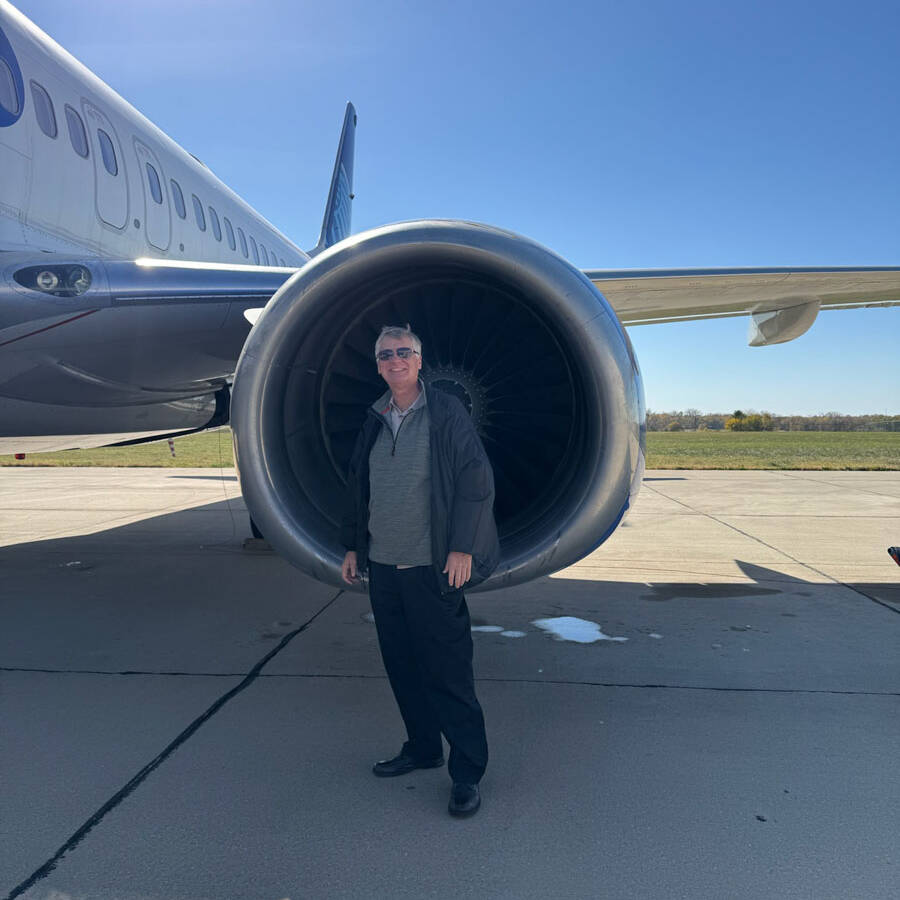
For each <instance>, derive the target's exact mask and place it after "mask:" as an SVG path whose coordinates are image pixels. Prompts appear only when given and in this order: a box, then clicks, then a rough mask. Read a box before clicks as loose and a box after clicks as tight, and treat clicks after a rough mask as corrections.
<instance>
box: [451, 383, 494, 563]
mask: <svg viewBox="0 0 900 900" xmlns="http://www.w3.org/2000/svg"><path fill="white" fill-rule="evenodd" d="M457 402H458V401H457ZM449 424H450V434H449V441H450V459H451V463H452V470H453V502H452V506H451V509H450V541H449V545H448V549H449V550H450V551H451V552H452V551H456V552H458V553H470V554H472V555H473V556H474V555H475V553H476V551H477V550H478V549H479V547H481V546H483V544H484V531H485V529H486V528H488V526H491V527H492V526H493V515H494V473H493V471H492V470H491V464H490V462H489V460H488V457H487V453H486V452H485V449H484V445H483V444H482V443H481V438H479V437H478V432H477V431H476V430H475V425H474V423H473V422H472V419H471V417H470V416H469V414H468V413H467V412H466V411H465V409H464V408H463V406H462V404H459V410H458V414H457V415H455V416H453V417H452V418H451V420H450V423H449Z"/></svg>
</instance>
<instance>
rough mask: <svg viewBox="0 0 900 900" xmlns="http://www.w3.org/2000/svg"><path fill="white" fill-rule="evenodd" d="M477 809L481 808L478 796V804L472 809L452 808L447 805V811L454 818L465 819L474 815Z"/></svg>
mask: <svg viewBox="0 0 900 900" xmlns="http://www.w3.org/2000/svg"><path fill="white" fill-rule="evenodd" d="M479 809H481V798H480V797H479V798H478V805H477V806H476V807H475V808H474V809H453V808H452V807H448V808H447V812H449V813H450V815H451V816H453V817H454V818H456V819H467V818H468V817H469V816H474V815H475V813H477V812H478V810H479Z"/></svg>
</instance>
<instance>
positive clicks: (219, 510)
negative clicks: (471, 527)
mask: <svg viewBox="0 0 900 900" xmlns="http://www.w3.org/2000/svg"><path fill="white" fill-rule="evenodd" d="M171 477H175V478H194V477H199V478H206V477H211V476H177V475H176V476H171ZM248 537H251V531H250V523H249V517H248V516H247V512H246V510H245V509H244V506H243V503H242V501H241V500H240V498H232V499H230V500H222V501H217V502H215V503H209V504H203V505H200V506H196V507H191V508H189V509H183V510H179V511H176V512H171V513H165V514H163V515H157V516H148V517H147V518H144V519H141V520H140V521H136V522H131V523H128V524H125V525H121V526H116V527H113V528H101V529H98V530H97V531H95V532H92V533H89V534H81V535H73V536H68V537H55V538H48V539H44V540H34V541H23V542H21V543H16V544H10V545H7V546H3V547H0V567H2V571H3V573H4V579H5V582H6V585H7V587H11V586H12V585H13V584H14V583H16V582H18V581H19V579H21V578H23V577H27V579H28V580H29V587H28V590H29V593H32V594H34V595H35V596H36V597H40V596H41V594H42V593H43V591H42V589H41V579H42V577H43V578H47V577H49V574H50V573H52V572H57V571H60V570H61V571H65V572H66V574H68V575H71V576H76V577H77V576H80V577H81V578H82V581H84V580H85V579H87V578H89V579H90V584H91V586H90V593H91V595H92V596H93V597H94V598H95V599H96V598H98V597H102V596H103V595H104V592H105V591H109V592H111V593H112V592H115V599H116V602H117V604H118V607H117V608H118V609H119V610H120V611H121V593H120V592H121V589H122V586H121V583H120V579H119V578H116V579H114V582H115V583H114V584H110V585H108V586H105V585H104V577H103V573H104V570H105V569H110V570H113V569H115V570H116V571H117V572H119V573H120V574H121V571H122V568H123V564H124V568H125V571H128V570H129V567H130V570H131V572H132V573H133V576H134V577H133V583H132V584H131V585H130V587H129V594H130V596H131V597H132V598H138V597H141V596H143V595H150V594H152V593H153V592H155V591H158V590H159V585H160V583H164V584H165V585H166V588H167V590H168V591H171V590H172V586H173V580H174V581H175V582H176V583H177V581H178V577H179V572H180V573H182V574H183V575H185V578H184V580H185V582H190V583H191V584H196V583H197V582H198V581H199V582H203V581H204V580H205V578H206V576H207V575H209V574H210V573H212V572H215V571H218V570H219V569H220V568H221V565H222V563H221V554H223V553H225V554H229V555H232V556H233V557H235V559H237V560H241V561H243V562H241V563H240V565H241V566H246V567H250V568H252V571H253V573H254V578H255V579H257V583H258V585H259V590H260V591H263V592H271V591H273V590H276V591H277V590H285V589H288V590H290V591H292V592H294V591H296V589H297V584H298V583H304V582H308V583H309V584H310V585H318V582H315V581H313V580H312V579H309V578H307V577H306V576H305V575H303V574H302V573H301V572H299V571H298V570H296V569H294V568H293V567H292V566H290V564H289V563H287V562H286V561H284V560H282V559H280V558H279V557H278V556H277V554H275V553H274V552H272V553H259V552H252V551H250V552H248V551H247V550H245V549H244V548H243V543H244V541H245V540H246V538H248ZM661 550H662V551H664V548H660V547H657V553H656V556H655V561H656V563H657V564H658V563H659V561H660V559H661V558H664V555H663V556H662V557H661V556H660V551H661ZM200 551H202V552H200ZM173 554H174V555H173ZM129 559H131V564H129ZM735 562H736V564H737V566H738V568H739V569H740V570H741V572H742V574H743V576H744V577H745V578H746V579H747V580H746V581H744V582H735V581H734V580H733V579H727V580H725V579H723V580H717V578H716V576H710V577H705V578H703V580H696V581H686V580H679V581H664V580H656V578H655V577H654V575H655V574H657V573H652V572H648V573H647V575H646V577H645V578H643V579H641V580H634V581H621V582H618V581H610V580H601V579H597V580H593V581H592V580H585V579H583V578H578V579H566V578H560V577H559V576H555V577H554V578H553V579H552V585H553V588H552V594H553V595H555V596H556V597H557V598H559V597H560V596H561V595H562V596H564V595H565V594H566V592H570V593H571V594H573V595H579V594H580V593H581V592H582V591H583V590H584V589H586V588H589V587H590V586H596V585H603V591H602V594H603V595H605V596H613V595H615V596H620V595H622V594H626V595H628V596H629V597H630V598H631V599H633V600H634V601H636V602H641V603H665V602H669V601H673V600H679V601H683V600H691V599H696V600H702V601H716V600H719V601H727V600H733V599H738V598H748V597H760V598H762V597H773V596H775V595H777V594H781V593H785V592H789V593H799V594H801V595H803V596H808V595H810V594H811V593H815V592H821V591H824V590H826V589H827V588H841V589H844V588H850V589H852V590H855V591H857V592H858V593H859V594H861V595H864V596H865V597H868V598H870V599H875V600H877V601H878V602H881V603H884V604H889V605H890V606H891V607H892V608H893V609H895V610H896V611H897V612H900V584H898V583H893V582H889V581H887V580H885V581H883V582H858V583H847V584H837V583H830V584H829V583H827V582H826V583H822V582H815V583H813V582H806V581H804V580H803V579H800V578H797V577H795V576H791V575H788V574H785V573H783V572H779V571H777V570H773V569H769V568H767V567H765V566H761V565H758V564H756V563H753V562H750V561H749V560H735ZM114 564H115V565H114ZM893 567H894V563H893V562H892V560H891V559H890V558H889V557H885V571H886V573H892V569H893ZM137 573H140V576H139V577H138V575H137ZM188 573H189V575H190V577H189V578H188V577H186V576H187V574H188ZM288 575H289V576H290V577H286V576H288ZM298 580H299V581H298ZM542 583H545V584H550V583H551V579H548V577H547V576H544V577H543V578H541V579H538V580H537V581H536V582H531V583H530V584H525V585H518V586H516V587H512V588H504V589H500V590H498V591H496V592H489V593H475V594H471V595H470V596H471V597H472V598H473V599H474V598H482V597H491V596H496V597H500V596H508V597H510V598H512V597H516V596H518V597H521V599H522V600H523V601H525V602H527V598H529V597H530V596H531V595H532V594H533V593H534V592H535V591H536V590H539V589H541V590H542V588H541V585H542ZM318 586H319V587H324V586H321V585H318ZM55 587H56V586H55ZM799 588H806V590H805V591H804V590H798V589H799ZM66 590H67V592H69V593H68V596H69V598H70V600H71V601H73V602H74V601H77V599H78V596H79V593H80V591H79V587H78V583H77V581H75V580H72V581H70V582H69V583H68V584H67V587H66ZM224 590H226V591H227V590H228V586H227V585H225V586H224ZM5 593H6V594H7V596H9V592H8V591H7V592H5ZM183 601H184V602H186V603H190V598H189V597H186V598H183Z"/></svg>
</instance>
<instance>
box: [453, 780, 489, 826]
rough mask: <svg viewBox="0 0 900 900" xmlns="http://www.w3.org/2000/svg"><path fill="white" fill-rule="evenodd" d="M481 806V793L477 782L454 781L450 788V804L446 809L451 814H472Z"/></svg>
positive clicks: (461, 815) (460, 815) (462, 815)
mask: <svg viewBox="0 0 900 900" xmlns="http://www.w3.org/2000/svg"><path fill="white" fill-rule="evenodd" d="M480 806H481V794H480V793H479V792H478V785H477V784H465V783H464V782H462V781H454V782H453V787H452V788H451V790H450V805H449V806H448V807H447V809H448V810H449V812H450V815H451V816H459V817H460V818H462V817H464V816H474V815H475V813H477V812H478V808H479V807H480Z"/></svg>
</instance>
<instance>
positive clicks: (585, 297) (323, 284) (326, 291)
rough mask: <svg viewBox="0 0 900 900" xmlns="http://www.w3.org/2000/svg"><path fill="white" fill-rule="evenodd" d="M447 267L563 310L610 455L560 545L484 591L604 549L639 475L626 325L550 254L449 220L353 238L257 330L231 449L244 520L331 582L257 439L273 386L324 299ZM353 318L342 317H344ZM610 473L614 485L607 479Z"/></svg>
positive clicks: (237, 399) (517, 564)
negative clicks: (386, 277)
mask: <svg viewBox="0 0 900 900" xmlns="http://www.w3.org/2000/svg"><path fill="white" fill-rule="evenodd" d="M443 257H446V258H447V259H452V260H453V261H454V262H456V263H459V264H460V265H462V264H463V263H465V264H466V265H470V266H472V267H473V268H475V269H486V270H489V271H491V272H492V273H494V274H496V275H498V276H502V277H503V278H505V279H509V281H510V282H511V283H513V284H515V285H517V286H518V287H519V288H521V289H523V290H526V291H528V292H533V293H540V294H541V295H543V296H547V297H555V298H557V299H558V302H557V303H556V305H555V308H554V309H553V310H551V311H550V312H548V314H551V315H552V317H553V321H554V325H555V326H556V327H557V328H558V329H559V332H560V333H561V335H562V336H563V337H564V338H565V339H566V341H567V342H568V346H569V347H570V348H571V350H572V353H573V355H574V356H575V357H576V358H577V359H578V360H580V361H581V363H582V367H583V368H586V370H587V372H586V377H585V378H584V384H585V387H586V388H587V390H588V392H589V395H590V396H589V398H588V403H589V405H590V406H592V407H593V408H595V409H596V410H597V411H598V417H599V420H600V422H601V432H602V433H601V434H599V435H598V437H597V438H595V439H594V443H596V444H598V445H600V444H602V445H603V446H604V448H605V449H606V451H607V452H604V453H602V454H601V453H599V452H598V453H597V454H596V455H595V459H594V465H593V467H592V469H591V471H590V473H585V474H584V475H583V476H582V479H581V481H582V483H583V484H584V486H585V487H584V493H583V497H582V500H581V502H580V503H579V504H578V505H577V507H576V508H574V509H572V510H571V513H570V515H569V516H568V522H567V523H566V525H565V527H564V528H560V529H559V533H558V534H555V535H554V534H548V535H546V536H545V538H544V539H543V540H542V541H540V542H539V543H538V545H535V546H532V547H531V548H530V550H529V551H528V552H527V553H521V554H518V555H517V557H516V558H508V559H506V560H505V562H504V566H503V567H502V568H501V569H500V570H498V572H497V573H495V575H494V576H493V577H492V579H490V581H489V582H487V583H486V584H485V585H484V586H483V587H499V586H505V585H508V584H514V583H518V582H521V581H525V580H528V579H529V578H531V577H535V576H536V575H538V574H547V573H548V572H549V571H554V570H556V569H559V568H562V567H564V566H566V565H569V564H571V563H572V562H574V561H575V560H576V559H579V558H581V556H583V555H584V553H586V552H589V551H590V550H591V549H593V548H594V547H595V546H596V545H597V543H598V542H599V539H600V537H601V536H600V535H599V533H598V526H597V522H598V518H599V519H602V520H604V521H605V522H606V523H607V524H609V523H612V527H614V526H615V524H616V523H617V522H618V521H619V519H620V518H621V516H622V514H623V512H624V510H625V509H627V507H628V503H629V490H628V488H629V487H630V484H631V480H632V479H633V476H634V471H635V466H636V463H632V462H629V461H628V460H624V457H626V456H627V455H628V452H629V446H630V445H631V444H633V437H634V434H633V432H634V423H633V422H629V421H625V420H624V419H623V417H622V416H621V415H620V414H619V413H618V412H616V410H617V409H618V407H620V406H621V405H622V403H621V397H622V396H627V395H628V394H629V391H630V388H629V385H628V379H629V377H631V376H634V375H637V373H636V371H634V372H632V371H631V370H632V362H631V357H630V355H629V353H628V351H627V346H626V340H625V338H624V333H623V332H622V328H621V325H620V324H619V322H618V320H617V318H616V316H615V314H614V313H613V312H612V309H611V307H609V305H608V303H607V302H606V301H605V299H604V298H603V297H602V295H600V294H599V292H598V291H597V290H596V288H595V287H594V285H593V284H592V283H591V282H590V281H589V280H588V279H587V278H586V277H585V276H584V275H583V274H582V273H581V272H580V271H579V270H577V269H575V268H574V267H573V266H571V265H570V264H569V263H568V262H566V261H565V260H563V259H562V258H561V257H559V256H557V255H556V254H554V253H552V251H550V250H548V249H546V248H544V247H542V246H541V245H539V244H536V243H535V242H533V241H530V240H528V239H527V238H522V237H520V236H518V235H514V234H512V233H511V232H506V231H502V230H500V229H495V228H491V227H490V226H484V225H477V224H473V223H466V222H453V221H442V220H435V221H420V222H410V223H401V224H399V225H395V226H385V227H383V228H379V229H374V230H373V231H370V232H364V233H362V234H360V235H356V236H354V237H351V238H348V239H347V240H345V241H344V242H342V243H341V244H338V245H335V246H334V247H332V248H330V249H329V250H328V251H326V252H325V253H323V254H321V255H320V256H318V257H316V258H315V259H314V260H313V261H312V262H311V263H309V264H308V265H307V266H305V267H304V268H303V269H302V270H300V271H299V272H297V273H296V274H295V275H294V276H292V278H291V279H289V280H288V281H287V282H286V283H285V284H284V285H283V286H282V288H281V289H280V290H279V291H278V292H277V293H276V294H275V296H273V298H272V300H271V301H270V303H269V304H268V305H267V307H266V310H265V312H264V313H263V314H262V316H261V317H260V319H259V321H258V322H257V324H256V326H255V327H254V329H253V332H252V333H251V335H250V338H249V339H248V341H247V344H246V345H245V348H244V352H243V353H242V355H241V360H240V362H239V365H238V369H237V372H236V379H235V392H234V399H233V405H232V409H233V421H234V426H235V444H236V449H237V457H238V465H239V468H240V472H241V484H242V487H243V489H244V492H245V497H246V502H247V505H248V508H250V509H251V510H252V511H253V513H254V518H255V519H256V520H257V522H258V524H259V525H260V527H261V529H262V530H263V533H264V534H266V535H267V537H269V539H270V541H271V542H272V544H273V545H274V546H275V547H276V549H278V550H279V551H280V552H281V553H282V554H284V555H285V556H287V557H288V558H289V559H291V561H293V562H294V563H295V564H296V565H298V567H299V568H301V569H303V570H304V571H306V572H307V573H308V574H311V575H313V576H314V577H317V578H320V579H321V580H323V581H326V582H329V583H333V584H338V585H340V584H342V582H341V581H340V560H339V558H338V555H340V556H342V555H343V552H342V551H340V552H339V554H338V551H337V550H336V549H335V548H333V547H330V546H326V545H325V544H324V543H323V542H322V541H320V540H319V539H318V537H317V536H316V534H315V533H313V532H312V531H311V530H310V529H308V528H307V527H306V525H305V523H304V522H302V521H299V520H298V519H297V517H296V516H295V515H294V514H293V512H292V510H291V509H290V508H289V507H288V506H287V505H286V504H285V502H284V498H283V494H282V492H280V491H279V490H278V489H277V488H276V484H277V482H278V479H279V478H280V477H281V478H283V477H284V476H285V475H286V472H287V466H286V464H285V461H284V460H279V459H278V458H277V457H278V455H279V454H278V453H277V452H275V454H274V456H273V451H272V450H271V447H272V446H275V447H277V435H271V434H270V435H266V434H265V433H264V432H263V431H262V430H261V429H262V428H264V427H265V419H266V415H267V414H269V419H270V421H271V420H272V419H273V416H272V415H271V413H272V412H273V410H272V409H271V408H270V407H271V405H272V397H273V396H274V395H277V393H278V390H277V388H275V389H274V390H273V383H274V382H273V379H275V378H286V374H287V372H288V371H289V369H290V368H291V367H292V365H293V360H294V357H295V354H296V347H297V338H296V336H295V335H296V332H297V330H298V329H300V328H302V326H303V323H304V322H308V321H310V320H312V319H315V317H316V316H317V315H334V310H333V308H327V307H328V298H329V297H331V296H335V295H341V291H342V289H343V288H345V287H347V286H350V285H354V284H358V282H359V279H360V278H361V277H363V272H364V271H367V272H370V273H371V272H372V270H373V267H374V268H376V269H384V270H389V269H391V268H392V267H396V266H403V265H409V264H410V263H412V262H414V261H416V260H423V259H428V260H430V261H432V262H433V261H434V260H436V259H440V258H443ZM332 306H333V304H332ZM320 307H322V308H321V309H320ZM352 314H353V312H352V311H350V310H348V311H346V315H348V316H349V315H352ZM301 340H302V338H301ZM583 374H585V373H583ZM637 377H638V378H639V375H637ZM273 439H274V444H273V443H272V441H273ZM267 442H268V443H269V444H270V449H269V450H267V448H266V444H267ZM609 451H612V452H609ZM623 460H624V461H623ZM613 470H615V474H616V476H617V477H614V478H610V477H609V475H610V473H611V472H613ZM629 470H630V471H629ZM623 485H625V486H624V487H623ZM601 530H602V529H601ZM602 536H605V535H602Z"/></svg>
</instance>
